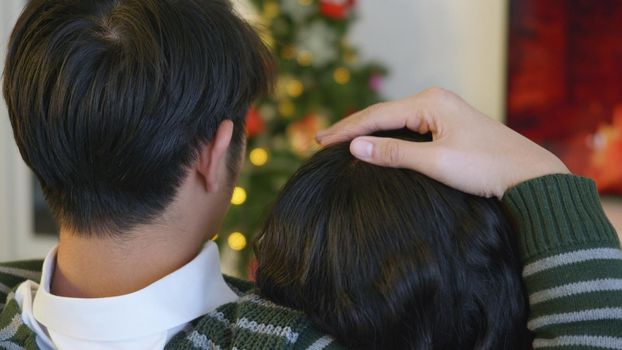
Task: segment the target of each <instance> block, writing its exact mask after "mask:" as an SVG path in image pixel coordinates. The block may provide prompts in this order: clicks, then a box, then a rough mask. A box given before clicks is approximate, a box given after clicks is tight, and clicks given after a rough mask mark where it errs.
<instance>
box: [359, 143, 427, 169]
mask: <svg viewBox="0 0 622 350" xmlns="http://www.w3.org/2000/svg"><path fill="white" fill-rule="evenodd" d="M432 147H433V146H432V143H430V142H414V141H404V140H398V139H391V138H384V137H371V136H363V137H358V138H356V139H354V140H353V141H352V143H351V144H350V152H351V153H352V154H353V155H354V156H355V157H356V158H358V159H360V160H362V161H365V162H368V163H372V164H375V165H379V166H386V167H391V168H407V169H411V170H415V171H419V172H422V173H428V174H429V173H433V172H434V171H433V169H431V167H433V166H434V163H433V162H434V157H431V154H430V153H431V151H432Z"/></svg>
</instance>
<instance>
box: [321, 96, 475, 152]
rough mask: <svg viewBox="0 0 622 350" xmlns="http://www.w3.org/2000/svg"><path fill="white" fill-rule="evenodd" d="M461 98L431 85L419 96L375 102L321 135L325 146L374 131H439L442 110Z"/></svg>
mask: <svg viewBox="0 0 622 350" xmlns="http://www.w3.org/2000/svg"><path fill="white" fill-rule="evenodd" d="M456 102H460V103H461V104H465V102H464V101H462V100H461V99H460V97H458V96H457V95H455V94H454V93H452V92H450V91H447V90H444V89H439V88H432V89H428V90H426V91H424V92H422V93H420V94H418V95H416V96H413V97H409V98H405V99H402V100H398V101H393V102H385V103H380V104H376V105H373V106H371V107H369V108H367V109H365V110H363V111H361V112H358V113H356V114H353V115H351V116H350V117H347V118H345V119H343V120H342V121H340V122H339V123H337V124H335V125H333V126H332V127H330V128H328V129H327V130H324V131H322V132H320V133H318V135H317V141H318V142H319V143H320V144H321V145H322V146H327V145H330V144H333V143H337V142H343V141H348V140H352V139H353V138H355V137H357V136H363V135H369V134H371V133H373V132H374V131H380V130H396V129H402V128H408V129H410V130H413V131H418V132H420V133H426V132H432V133H436V132H437V131H438V128H440V125H439V124H438V122H439V121H440V120H439V118H440V116H441V115H442V114H443V113H442V112H441V111H442V110H444V109H445V108H447V107H448V106H451V105H454V104H456Z"/></svg>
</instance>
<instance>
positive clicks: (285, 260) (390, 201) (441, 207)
mask: <svg viewBox="0 0 622 350" xmlns="http://www.w3.org/2000/svg"><path fill="white" fill-rule="evenodd" d="M388 135H389V136H394V137H402V138H409V139H413V138H416V137H415V136H414V135H413V134H409V133H408V134H406V133H404V132H390V133H388ZM512 235H513V230H512V225H511V224H510V222H509V221H508V218H507V217H506V216H505V214H504V211H503V209H502V207H501V204H500V203H499V202H498V201H497V200H495V199H485V198H480V197H475V196H472V195H468V194H465V193H462V192H459V191H457V190H454V189H451V188H449V187H447V186H445V185H442V184H440V183H438V182H436V181H434V180H432V179H430V178H428V177H426V176H423V175H421V174H419V173H417V172H414V171H410V170H404V169H389V168H381V167H377V166H374V165H370V164H367V163H364V162H361V161H358V160H356V159H355V158H353V157H352V156H351V155H350V152H349V150H348V144H339V145H335V146H331V147H329V148H327V149H324V150H322V151H321V152H319V153H317V154H316V155H315V156H314V157H313V158H312V159H310V160H309V161H308V162H307V163H306V164H304V165H303V166H302V167H301V168H300V169H299V170H298V171H297V172H296V174H295V175H294V176H293V177H292V178H291V180H290V181H289V182H288V184H287V185H286V186H285V188H284V189H283V191H282V192H281V194H280V197H279V198H278V200H277V202H276V204H275V206H274V208H273V209H272V212H271V213H270V215H269V218H268V220H267V222H266V225H265V227H264V229H263V231H262V232H261V233H260V235H259V237H258V240H257V242H256V254H257V259H258V270H257V285H258V287H259V289H260V291H261V293H262V295H263V296H264V297H266V298H268V299H271V300H272V301H275V302H277V303H279V304H283V305H286V306H289V307H292V308H296V309H299V310H302V311H304V312H305V313H306V314H307V315H308V316H309V318H310V319H311V320H312V321H313V323H314V325H315V326H316V328H318V329H319V330H321V331H324V332H326V333H329V334H332V335H333V336H335V337H336V338H337V339H338V340H339V341H340V342H342V343H343V344H344V345H346V346H349V347H352V348H384V349H397V348H412V349H431V348H434V349H445V348H447V349H449V348H451V349H458V348H459V349H474V348H476V349H480V348H481V349H501V348H503V349H508V348H513V347H516V348H518V347H519V345H518V344H519V343H520V342H521V341H522V337H523V333H524V329H525V312H526V303H525V298H524V293H523V288H522V284H521V280H520V275H519V271H520V267H519V263H518V258H517V256H516V254H515V251H514V249H513V244H512V243H511V240H512Z"/></svg>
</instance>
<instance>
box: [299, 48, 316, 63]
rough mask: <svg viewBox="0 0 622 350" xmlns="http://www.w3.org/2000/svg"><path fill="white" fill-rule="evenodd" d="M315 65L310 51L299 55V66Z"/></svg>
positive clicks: (301, 52)
mask: <svg viewBox="0 0 622 350" xmlns="http://www.w3.org/2000/svg"><path fill="white" fill-rule="evenodd" d="M311 63H313V54H312V53H311V52H309V51H300V52H299V53H298V64H299V65H301V66H310V65H311Z"/></svg>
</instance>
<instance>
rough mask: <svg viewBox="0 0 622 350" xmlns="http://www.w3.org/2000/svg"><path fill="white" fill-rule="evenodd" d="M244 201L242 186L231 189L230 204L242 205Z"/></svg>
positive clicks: (244, 192) (244, 195)
mask: <svg viewBox="0 0 622 350" xmlns="http://www.w3.org/2000/svg"><path fill="white" fill-rule="evenodd" d="M244 202H246V190H245V189H243V188H242V187H236V188H234V189H233V195H232V196H231V204H233V205H242V204H244Z"/></svg>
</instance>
